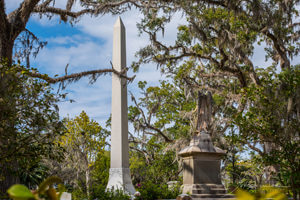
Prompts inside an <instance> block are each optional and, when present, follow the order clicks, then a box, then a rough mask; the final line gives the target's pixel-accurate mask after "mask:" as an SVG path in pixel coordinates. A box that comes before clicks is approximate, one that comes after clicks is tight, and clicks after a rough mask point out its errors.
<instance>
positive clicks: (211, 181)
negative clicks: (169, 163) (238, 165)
mask: <svg viewBox="0 0 300 200" xmlns="http://www.w3.org/2000/svg"><path fill="white" fill-rule="evenodd" d="M179 155H180V156H181V157H182V158H183V193H185V194H190V195H191V197H192V198H193V199H228V198H233V197H234V196H233V195H230V194H226V190H225V188H224V186H223V185H222V182H221V175H220V160H221V158H222V156H224V155H225V151H223V150H221V149H220V148H217V147H214V146H213V144H212V141H211V138H210V136H209V134H206V133H201V134H199V135H196V136H194V137H193V139H192V140H191V142H190V145H189V146H188V147H186V148H184V149H183V150H181V151H180V152H179Z"/></svg>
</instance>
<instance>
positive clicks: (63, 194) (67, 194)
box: [60, 192, 72, 200]
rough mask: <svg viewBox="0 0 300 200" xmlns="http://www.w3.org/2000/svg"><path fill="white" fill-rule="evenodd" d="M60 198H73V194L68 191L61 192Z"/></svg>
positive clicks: (63, 199)
mask: <svg viewBox="0 0 300 200" xmlns="http://www.w3.org/2000/svg"><path fill="white" fill-rule="evenodd" d="M60 200H72V194H71V193H68V192H63V193H62V194H61V197H60Z"/></svg>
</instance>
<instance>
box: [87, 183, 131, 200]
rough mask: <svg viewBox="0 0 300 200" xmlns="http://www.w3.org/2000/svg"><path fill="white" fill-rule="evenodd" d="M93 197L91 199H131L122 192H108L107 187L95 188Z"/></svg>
mask: <svg viewBox="0 0 300 200" xmlns="http://www.w3.org/2000/svg"><path fill="white" fill-rule="evenodd" d="M92 194H93V195H92V196H91V198H90V199H98V200H130V199H131V197H130V196H129V195H127V194H124V192H123V191H121V190H114V191H106V189H105V186H104V187H103V185H102V186H101V185H99V186H95V187H94V188H93V192H92Z"/></svg>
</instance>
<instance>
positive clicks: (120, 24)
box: [114, 16, 124, 27]
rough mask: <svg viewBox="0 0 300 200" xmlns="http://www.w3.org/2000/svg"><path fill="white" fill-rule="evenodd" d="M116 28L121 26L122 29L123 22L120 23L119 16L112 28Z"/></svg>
mask: <svg viewBox="0 0 300 200" xmlns="http://www.w3.org/2000/svg"><path fill="white" fill-rule="evenodd" d="M116 26H122V27H124V24H123V21H122V19H121V17H120V16H119V17H118V19H117V21H116V23H115V25H114V27H116Z"/></svg>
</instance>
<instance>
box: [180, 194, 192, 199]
mask: <svg viewBox="0 0 300 200" xmlns="http://www.w3.org/2000/svg"><path fill="white" fill-rule="evenodd" d="M176 200H192V197H191V196H190V195H188V194H180V195H178V196H177V197H176Z"/></svg>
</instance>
